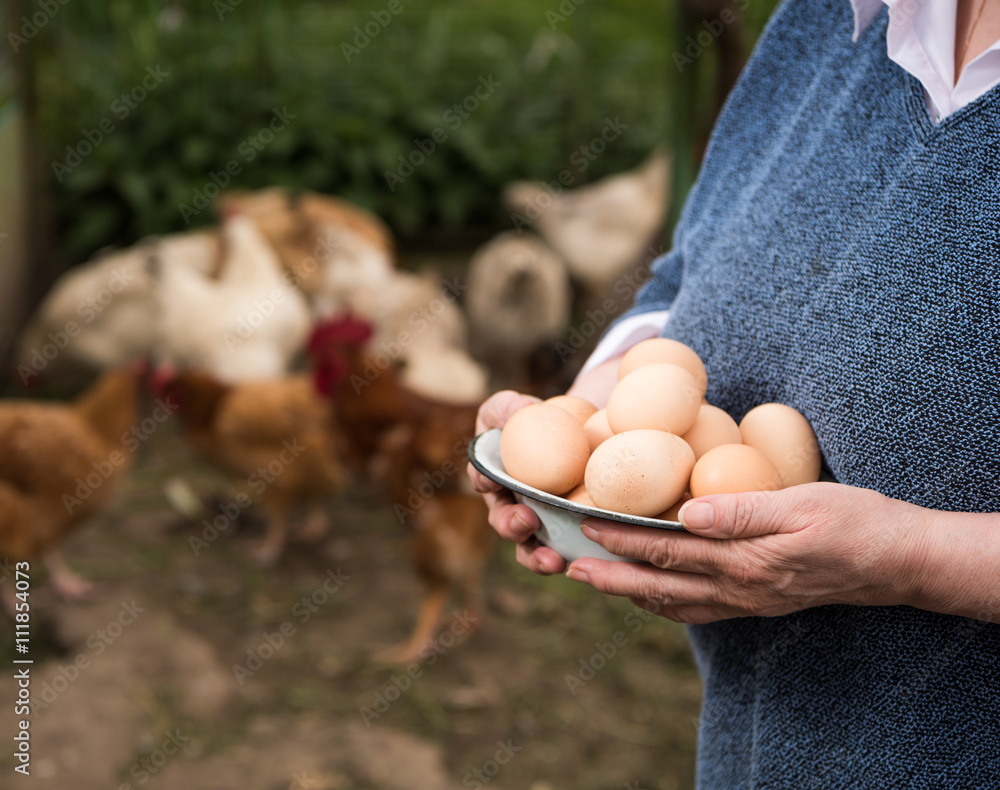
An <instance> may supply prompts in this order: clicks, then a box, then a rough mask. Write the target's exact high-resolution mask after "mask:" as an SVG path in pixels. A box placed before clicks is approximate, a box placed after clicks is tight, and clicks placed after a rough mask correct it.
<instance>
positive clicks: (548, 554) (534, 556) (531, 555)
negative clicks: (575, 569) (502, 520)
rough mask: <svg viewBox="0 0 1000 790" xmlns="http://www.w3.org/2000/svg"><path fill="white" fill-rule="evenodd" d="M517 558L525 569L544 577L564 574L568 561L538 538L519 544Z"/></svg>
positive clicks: (516, 552)
mask: <svg viewBox="0 0 1000 790" xmlns="http://www.w3.org/2000/svg"><path fill="white" fill-rule="evenodd" d="M515 556H516V557H517V561H518V562H519V563H521V565H523V566H524V567H525V568H527V569H528V570H530V571H534V572H535V573H539V574H541V575H543V576H551V575H552V574H554V573H562V572H563V571H564V570H565V569H566V560H564V559H563V558H562V557H560V556H559V555H558V554H556V552H554V551H553V550H552V549H550V548H549V547H548V546H543V545H542V544H541V543H539V542H538V539H537V538H529V539H528V540H527V541H525V542H524V543H520V544H518V546H517V548H516V549H515Z"/></svg>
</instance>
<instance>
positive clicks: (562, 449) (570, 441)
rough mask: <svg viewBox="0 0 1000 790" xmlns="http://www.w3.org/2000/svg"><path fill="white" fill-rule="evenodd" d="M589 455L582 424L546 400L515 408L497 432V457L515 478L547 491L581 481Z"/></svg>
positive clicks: (567, 488)
mask: <svg viewBox="0 0 1000 790" xmlns="http://www.w3.org/2000/svg"><path fill="white" fill-rule="evenodd" d="M589 456H590V444H589V443H588V442H587V435H586V434H585V433H584V432H583V425H581V424H580V421H579V420H578V419H577V418H576V417H574V416H573V415H572V414H570V413H569V412H568V411H565V410H563V409H560V408H559V407H558V406H550V405H549V404H547V403H536V404H533V405H531V406H525V407H524V408H523V409H520V410H519V411H516V412H514V414H513V416H511V418H510V419H509V420H507V424H506V425H504V427H503V432H502V433H501V434H500V460H501V461H503V466H504V469H505V470H506V471H507V474H509V475H510V476H511V477H513V478H514V479H515V480H519V481H520V482H522V483H524V484H525V485H529V486H532V487H534V488H538V489H540V490H542V491H545V492H547V493H549V494H556V495H560V494H565V493H566V492H567V491H570V490H571V489H573V488H575V487H576V486H578V485H580V483H581V482H582V481H583V475H584V472H585V470H586V468H587V459H588V458H589Z"/></svg>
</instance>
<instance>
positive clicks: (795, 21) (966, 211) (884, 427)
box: [633, 0, 1000, 790]
mask: <svg viewBox="0 0 1000 790" xmlns="http://www.w3.org/2000/svg"><path fill="white" fill-rule="evenodd" d="M886 25H887V15H886V12H885V9H883V10H882V14H881V16H880V17H879V18H878V19H877V20H876V21H875V22H874V23H873V24H872V25H871V26H870V27H869V28H868V29H867V31H866V32H865V33H864V34H863V36H862V38H861V39H860V40H859V41H858V42H857V43H853V42H852V41H851V33H852V28H853V20H852V16H851V7H850V4H849V3H848V2H847V0H801V1H800V0H789V1H788V2H785V3H783V4H782V6H781V7H780V8H779V9H778V11H777V12H776V13H775V15H774V17H773V19H772V20H771V22H770V24H769V26H768V28H767V30H766V31H765V33H764V36H763V37H762V38H761V40H760V43H759V45H758V48H757V51H756V53H755V54H754V56H753V57H752V59H751V61H750V62H749V63H748V65H747V67H746V70H745V71H744V74H743V76H742V78H741V80H740V82H739V84H738V85H737V86H736V88H735V89H734V90H733V92H732V94H731V96H730V97H729V100H728V101H727V104H726V106H725V108H724V110H723V112H722V114H721V116H720V118H719V121H718V124H717V126H716V128H715V131H714V133H713V136H712V139H711V143H710V146H709V149H708V152H707V155H706V157H705V162H704V166H703V169H702V172H701V175H700V177H699V179H698V183H697V184H696V186H695V188H694V189H693V191H692V193H691V195H690V198H689V200H688V203H687V205H686V206H685V210H684V212H683V215H682V218H681V221H680V223H679V226H678V228H677V232H676V236H675V240H674V245H673V249H672V251H671V252H670V253H669V254H667V255H666V256H664V257H663V258H661V259H660V260H658V261H657V262H656V264H655V266H654V278H653V279H652V280H651V281H650V283H649V284H648V285H647V286H646V288H645V289H644V290H643V291H642V292H641V293H640V295H639V298H638V301H637V306H636V307H635V308H634V310H633V313H635V312H642V311H645V310H652V309H663V308H666V307H669V308H670V309H671V313H670V319H669V321H668V324H667V326H666V328H665V330H664V335H666V336H668V337H673V338H676V339H677V340H681V341H683V342H685V343H687V344H689V345H690V346H692V347H693V348H694V349H695V350H696V351H697V352H698V353H699V354H700V355H701V358H702V359H703V360H704V361H705V364H706V367H707V369H708V373H709V382H710V384H709V390H708V400H709V401H710V402H711V403H713V404H716V405H718V406H721V407H722V408H724V409H726V410H727V411H728V412H729V413H730V414H731V415H732V416H733V417H735V418H736V419H740V418H742V416H743V415H744V414H745V413H746V412H747V411H748V410H749V409H751V408H752V407H754V406H756V405H757V404H760V403H764V402H767V401H780V402H782V403H787V404H789V405H791V406H793V407H795V408H796V409H798V410H799V411H801V412H802V413H803V414H805V415H806V417H807V418H808V419H809V421H810V422H811V423H812V425H813V426H814V427H815V429H816V433H817V436H818V437H819V442H820V445H821V447H822V450H823V455H824V459H825V462H826V464H827V465H828V466H829V469H830V470H831V471H832V473H833V475H834V476H835V477H836V479H837V480H838V481H840V482H842V483H847V484H849V485H855V486H864V487H867V488H873V489H875V490H877V491H881V492H882V493H884V494H887V495H888V496H892V497H896V498H899V499H903V500H906V501H908V502H912V503H915V504H918V505H922V506H925V507H930V508H935V509H939V510H954V511H975V512H998V511H1000V409H998V404H1000V88H994V89H993V90H991V91H990V92H989V93H987V94H986V95H984V96H983V97H981V98H979V99H978V100H976V101H975V102H973V103H972V104H970V105H968V106H967V107H965V108H964V109H961V110H959V111H958V112H957V113H955V114H954V115H952V116H950V117H948V118H947V119H946V120H944V121H943V122H942V123H940V124H938V125H933V124H932V123H931V122H930V119H929V117H928V114H927V110H926V108H925V106H924V101H923V97H922V93H921V86H920V84H919V82H917V81H916V80H915V79H913V78H912V77H911V76H909V75H908V74H907V73H906V72H905V71H903V70H902V69H901V68H899V67H898V66H897V65H896V64H894V63H892V62H891V61H890V60H889V59H888V58H887V56H886ZM893 528H896V529H899V528H901V527H899V526H898V525H891V524H887V525H886V529H887V530H891V529H893ZM997 583H998V584H1000V579H998V580H997ZM690 633H691V638H692V641H693V644H694V649H695V654H696V657H697V660H698V663H699V666H700V669H701V672H702V675H703V677H704V681H705V702H704V711H703V715H702V728H701V735H700V743H699V759H698V776H699V779H698V787H699V788H706V789H707V788H712V790H717V789H718V790H722V789H723V788H775V789H779V788H780V789H782V790H784V789H787V790H807V788H823V790H829V789H830V788H866V790H867V789H868V788H870V789H871V790H889V789H890V788H891V789H892V790H898V789H900V788H921V789H923V788H927V789H930V788H935V789H937V788H948V789H951V788H975V789H976V790H982V789H983V788H1000V626H997V625H990V624H987V623H984V622H980V621H977V620H967V619H964V618H959V617H948V616H944V615H938V614H933V613H929V612H925V611H920V610H916V609H912V608H909V607H868V608H864V607H847V606H825V607H818V608H814V609H810V610H807V611H804V612H800V613H797V614H793V615H788V616H784V617H775V618H748V619H737V620H727V621H723V622H719V623H713V624H709V625H703V626H695V627H692V628H691V629H690Z"/></svg>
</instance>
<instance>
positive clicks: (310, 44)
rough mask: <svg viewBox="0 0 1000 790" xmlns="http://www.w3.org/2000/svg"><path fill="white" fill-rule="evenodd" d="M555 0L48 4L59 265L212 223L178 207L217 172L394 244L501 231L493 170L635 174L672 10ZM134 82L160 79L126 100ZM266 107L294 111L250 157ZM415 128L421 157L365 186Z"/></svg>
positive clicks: (658, 118)
mask: <svg viewBox="0 0 1000 790" xmlns="http://www.w3.org/2000/svg"><path fill="white" fill-rule="evenodd" d="M561 2H562V4H561V5H560V2H557V1H556V0H553V1H552V2H551V3H547V4H536V3H533V2H532V1H531V0H509V1H508V2H505V3H488V2H485V0H467V1H466V2H462V3H450V2H447V1H446V0H425V1H424V2H413V0H376V2H358V1H356V0H339V1H337V2H317V1H315V0H312V1H310V2H306V1H304V0H290V1H289V2H283V3H278V2H264V0H242V1H240V0H214V2H212V3H209V2H204V1H203V2H198V3H196V2H193V0H186V1H185V2H178V3H172V4H167V3H163V2H154V0H147V1H146V2H130V0H109V2H108V3H107V4H98V3H92V4H85V3H80V2H73V3H69V4H67V5H65V6H60V10H59V12H58V13H57V15H56V16H55V17H54V18H53V19H52V20H51V22H50V23H49V24H48V25H47V26H46V27H45V29H44V30H43V31H42V32H41V33H40V35H39V36H38V38H37V40H32V41H31V42H30V43H29V45H28V46H30V47H32V48H33V50H32V52H31V54H32V56H33V57H35V58H36V62H37V75H38V78H37V91H38V97H39V119H40V126H41V133H42V142H43V146H44V150H45V152H46V156H47V161H51V163H52V165H51V166H50V169H49V175H50V179H51V186H52V193H53V195H54V205H55V211H56V220H57V227H58V228H59V231H60V234H59V245H60V253H61V257H62V258H63V259H64V262H66V263H71V262H75V261H77V260H80V259H82V258H84V257H86V256H87V255H88V254H90V253H91V252H92V251H93V250H95V249H97V248H99V247H101V246H104V245H107V244H122V243H128V242H131V241H133V240H135V239H137V238H139V237H142V236H144V235H147V234H155V233H165V232H169V231H172V230H178V229H183V228H185V227H186V226H188V223H189V222H190V224H191V225H192V226H193V225H198V224H204V223H207V222H210V221H212V219H213V215H212V212H211V209H207V210H201V211H198V213H192V212H189V211H188V210H187V209H185V208H184V206H188V207H191V208H192V209H197V205H196V202H195V201H196V200H198V197H197V196H198V193H197V191H196V190H201V191H202V192H205V191H206V189H207V191H208V192H209V193H211V192H212V191H213V187H212V183H213V182H212V174H213V173H214V174H216V181H225V180H226V176H225V175H223V174H224V173H225V170H226V167H227V164H228V165H229V167H230V171H231V172H232V173H233V175H231V176H229V178H230V179H231V180H230V184H231V185H232V186H237V187H247V188H254V187H262V186H267V185H272V184H288V185H294V186H298V187H305V188H310V189H316V190H320V191H324V192H330V193H335V194H339V195H342V196H344V197H346V198H347V199H349V200H353V201H356V202H358V203H360V204H362V205H365V206H368V207H370V208H372V209H374V210H375V211H376V212H378V213H379V214H381V215H382V216H383V217H385V218H386V219H387V220H388V221H389V222H390V223H391V224H392V225H393V227H394V228H395V229H396V230H397V231H399V232H401V233H403V234H411V233H414V232H417V231H419V230H421V229H423V228H427V227H431V226H444V227H457V226H461V225H467V224H490V225H496V226H503V225H504V224H506V222H507V218H506V216H505V214H504V212H503V210H502V208H501V207H500V205H499V201H498V195H499V191H500V189H501V187H502V185H503V184H505V183H506V182H508V181H510V180H512V179H515V178H523V177H531V178H553V177H555V175H556V174H557V173H559V171H560V170H562V169H564V168H569V169H571V171H572V172H573V173H574V176H575V177H578V182H579V183H585V182H586V181H590V180H593V179H594V178H595V177H599V176H601V175H604V174H607V173H610V172H614V171H616V170H620V169H623V168H626V167H630V166H632V165H634V164H636V163H637V162H638V161H640V160H641V159H642V158H643V157H644V156H645V155H647V154H648V152H649V151H650V150H651V149H652V148H653V147H654V146H655V145H657V144H659V143H662V142H664V140H666V139H668V138H669V136H670V118H669V115H670V111H669V103H668V101H667V96H668V94H669V91H670V89H671V84H672V82H673V81H674V80H676V79H677V78H678V75H677V70H676V68H675V66H674V63H673V61H672V59H671V53H672V52H673V51H674V49H675V46H674V36H673V32H672V31H673V29H674V27H673V25H674V7H673V5H672V4H671V3H665V2H663V0H626V1H625V2H617V3H615V4H614V5H613V7H612V5H611V4H608V3H600V2H597V0H584V1H583V2H580V5H574V3H573V2H572V0H561ZM578 2H579V0H578ZM25 8H26V10H29V11H30V10H31V6H30V5H29V4H25ZM394 10H396V11H398V13H392V12H393V11H394ZM565 11H571V13H568V14H565V13H562V12H565ZM386 22H387V23H386ZM366 27H367V32H366ZM359 31H360V34H359ZM366 37H367V39H368V41H367V43H366ZM155 73H161V74H162V73H166V74H167V75H168V76H166V77H161V78H160V79H161V81H160V82H159V83H158V84H156V85H155V86H154V87H151V89H149V90H148V92H147V95H146V96H145V98H143V99H142V100H141V101H133V100H131V99H130V97H129V96H128V94H129V93H130V92H131V91H132V90H133V89H135V96H136V97H141V96H142V91H143V90H145V88H141V87H140V86H142V84H143V80H144V79H146V80H147V87H149V86H152V85H153V83H154V80H153V78H152V76H150V75H151V74H155ZM490 80H492V82H490ZM482 83H489V84H493V85H496V87H495V88H494V89H493V91H492V93H490V95H488V96H487V97H486V98H484V99H483V100H482V101H480V102H479V103H478V107H477V108H476V109H475V111H474V112H471V113H469V114H468V117H467V118H460V117H459V115H458V114H457V113H455V112H454V111H453V110H450V108H452V107H453V105H455V104H456V103H461V102H462V101H463V100H465V99H466V98H467V97H469V96H473V95H474V91H475V90H476V88H477V86H479V85H481V84H482ZM484 92H485V89H481V94H483V93H484ZM123 94H125V96H124V97H123ZM474 103H475V102H474V101H472V100H471V99H470V101H469V104H470V106H471V105H473V104H474ZM284 108H287V112H288V113H289V114H290V115H292V116H294V117H293V118H291V119H290V120H289V121H288V123H287V125H286V126H285V127H284V128H283V129H281V130H280V131H278V132H277V133H275V134H274V135H273V140H272V141H271V142H269V143H268V144H266V145H263V147H262V148H261V149H260V150H257V149H258V148H260V140H261V139H266V138H267V136H268V135H267V133H264V135H263V138H257V139H258V145H257V147H256V148H255V146H254V138H255V136H256V135H258V134H260V132H261V130H262V129H264V128H266V126H267V124H268V123H269V121H270V120H271V119H272V118H273V117H274V111H275V109H277V110H278V111H279V112H281V111H283V109H284ZM608 118H610V119H615V118H619V119H620V121H621V122H622V123H624V124H627V125H628V128H627V130H626V131H625V132H624V133H622V134H621V135H620V137H618V138H617V139H615V140H614V141H613V142H612V143H610V144H609V145H608V147H607V152H606V153H604V154H602V155H601V156H598V157H596V158H595V159H594V160H593V161H592V162H589V161H588V162H587V165H588V166H587V169H586V171H584V172H581V170H582V168H581V167H580V166H579V161H580V160H579V157H578V159H577V160H576V163H574V160H573V159H571V157H572V155H573V152H574V151H577V150H579V148H580V146H583V145H587V144H588V143H589V142H590V141H591V140H592V139H593V138H595V137H596V136H597V135H599V134H600V133H601V131H602V129H603V128H604V126H605V123H606V119H608ZM102 121H103V122H104V126H105V129H110V130H111V131H110V132H109V133H104V132H102V131H101V126H100V125H101V123H102ZM456 121H460V124H459V123H456ZM93 130H96V132H95V131H93ZM435 130H439V131H438V138H439V140H443V141H441V142H437V143H434V146H435V150H434V152H433V154H431V155H429V156H425V157H424V160H425V161H423V162H422V163H421V164H420V165H419V166H418V167H415V168H414V169H413V173H412V175H409V176H408V177H406V178H405V179H403V180H402V181H400V180H399V179H396V178H392V177H390V178H389V179H388V180H387V176H386V174H387V173H395V174H397V175H405V174H407V170H406V169H405V167H404V168H403V169H402V170H400V167H401V164H400V157H402V158H403V160H406V159H407V158H410V157H412V160H413V161H415V162H419V161H420V154H421V152H420V148H419V145H418V143H416V142H415V141H427V140H433V135H434V133H435ZM88 135H89V136H90V138H91V140H97V139H98V137H99V136H100V137H103V139H101V140H100V142H98V143H97V144H96V145H93V150H92V152H91V153H89V155H85V156H81V157H80V161H79V162H78V163H77V164H76V166H75V167H74V166H72V165H73V163H76V162H77V160H76V158H75V157H74V156H73V155H72V153H70V151H67V146H68V147H69V149H71V150H72V149H77V152H78V153H84V152H86V151H87V148H88V145H87V143H88V142H90V141H88V139H87V137H88ZM442 135H444V138H442ZM420 145H423V146H424V148H425V149H427V148H428V146H429V143H427V142H423V143H421V144H420ZM414 152H416V153H414ZM251 155H252V160H251V158H250V157H251ZM389 182H391V183H389ZM574 183H576V181H575V182H574Z"/></svg>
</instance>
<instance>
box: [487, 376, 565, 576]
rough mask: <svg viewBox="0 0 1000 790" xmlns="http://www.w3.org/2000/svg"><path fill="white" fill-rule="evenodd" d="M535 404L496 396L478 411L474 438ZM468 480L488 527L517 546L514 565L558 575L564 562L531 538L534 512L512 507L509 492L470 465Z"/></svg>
mask: <svg viewBox="0 0 1000 790" xmlns="http://www.w3.org/2000/svg"><path fill="white" fill-rule="evenodd" d="M539 402H540V401H539V399H538V398H535V397H532V396H531V395H522V394H521V393H518V392H514V391H513V390H504V391H503V392H498V393H497V394H496V395H493V396H492V397H491V398H489V399H488V400H487V401H486V402H484V403H483V405H482V406H480V407H479V415H478V418H477V420H476V434H477V435H478V434H480V433H483V432H484V431H488V430H490V429H491V428H502V427H503V426H504V424H505V423H506V422H507V420H509V419H510V416H511V415H512V414H513V413H514V412H516V411H517V410H518V409H523V408H524V407H525V406H530V405H531V404H532V403H539ZM469 478H470V479H471V480H472V485H473V487H474V488H475V489H476V490H477V491H478V492H480V493H481V494H482V495H483V499H485V500H486V504H487V506H488V507H489V509H490V517H489V518H490V525H491V526H492V527H493V529H495V530H496V531H497V532H498V533H499V534H500V536H501V537H502V538H504V539H506V540H510V541H513V542H514V543H516V544H517V561H518V562H519V563H521V564H522V565H523V566H524V567H525V568H528V569H529V570H532V571H534V572H535V573H541V574H546V575H548V574H552V573H561V572H562V571H563V569H564V568H565V567H566V561H565V560H564V559H563V558H562V557H560V556H559V555H558V554H556V553H555V552H554V551H552V549H550V548H546V547H545V546H542V545H541V544H540V543H539V542H538V540H537V539H536V538H535V537H534V535H535V532H536V531H537V530H538V527H539V523H538V516H536V515H535V512H534V511H533V510H532V509H531V508H530V507H528V506H527V505H518V504H516V503H515V502H514V497H513V495H512V494H511V493H510V491H508V490H507V489H505V488H501V487H500V486H499V485H497V484H496V483H494V482H493V481H492V480H490V479H489V478H486V477H483V476H482V475H481V474H479V472H477V471H476V469H475V468H474V467H473V466H472V464H469Z"/></svg>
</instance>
